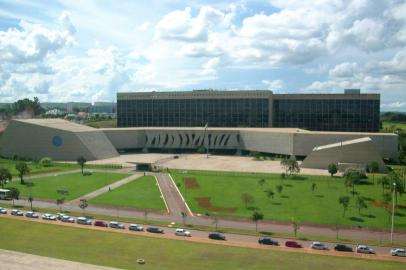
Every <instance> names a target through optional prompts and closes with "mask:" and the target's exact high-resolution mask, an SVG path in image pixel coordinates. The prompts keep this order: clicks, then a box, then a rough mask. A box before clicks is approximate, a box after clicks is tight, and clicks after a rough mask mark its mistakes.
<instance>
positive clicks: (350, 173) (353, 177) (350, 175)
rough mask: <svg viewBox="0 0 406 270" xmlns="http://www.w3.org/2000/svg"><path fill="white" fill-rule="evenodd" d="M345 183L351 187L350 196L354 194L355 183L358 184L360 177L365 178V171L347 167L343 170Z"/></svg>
mask: <svg viewBox="0 0 406 270" xmlns="http://www.w3.org/2000/svg"><path fill="white" fill-rule="evenodd" d="M344 178H345V182H344V183H345V185H346V186H351V187H352V196H354V195H355V185H358V184H359V183H360V182H361V180H362V179H365V178H366V175H365V172H363V171H362V170H359V169H355V168H348V169H346V170H345V172H344Z"/></svg>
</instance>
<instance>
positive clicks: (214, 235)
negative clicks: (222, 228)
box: [209, 233, 226, 241]
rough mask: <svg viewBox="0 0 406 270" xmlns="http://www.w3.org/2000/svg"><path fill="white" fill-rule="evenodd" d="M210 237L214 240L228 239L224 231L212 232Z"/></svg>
mask: <svg viewBox="0 0 406 270" xmlns="http://www.w3.org/2000/svg"><path fill="white" fill-rule="evenodd" d="M209 238H210V239H213V240H223V241H225V240H226V236H225V235H224V234H222V233H210V234H209Z"/></svg>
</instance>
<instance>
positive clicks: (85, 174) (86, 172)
mask: <svg viewBox="0 0 406 270" xmlns="http://www.w3.org/2000/svg"><path fill="white" fill-rule="evenodd" d="M90 175H92V172H89V171H85V172H83V176H90Z"/></svg>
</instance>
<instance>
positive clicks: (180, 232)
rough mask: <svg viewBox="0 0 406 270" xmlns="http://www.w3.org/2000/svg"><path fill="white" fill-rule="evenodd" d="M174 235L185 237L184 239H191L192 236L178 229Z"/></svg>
mask: <svg viewBox="0 0 406 270" xmlns="http://www.w3.org/2000/svg"><path fill="white" fill-rule="evenodd" d="M175 235H177V236H186V237H191V236H192V234H191V233H190V232H189V231H187V230H185V229H180V228H179V229H176V230H175Z"/></svg>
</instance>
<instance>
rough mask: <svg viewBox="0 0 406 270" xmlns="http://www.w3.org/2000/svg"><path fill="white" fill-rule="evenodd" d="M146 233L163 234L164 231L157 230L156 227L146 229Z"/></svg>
mask: <svg viewBox="0 0 406 270" xmlns="http://www.w3.org/2000/svg"><path fill="white" fill-rule="evenodd" d="M147 232H150V233H164V230H162V229H160V228H158V227H148V228H147Z"/></svg>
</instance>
